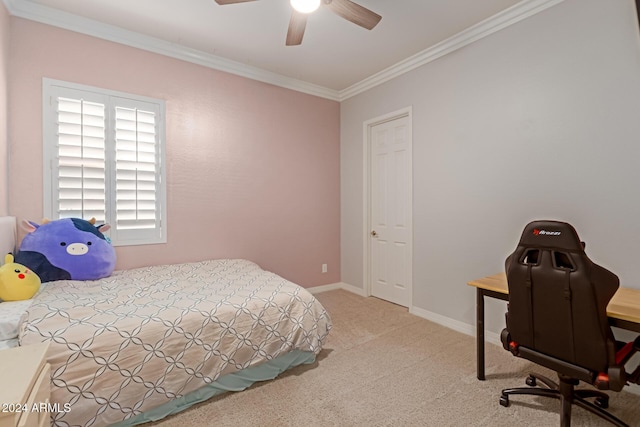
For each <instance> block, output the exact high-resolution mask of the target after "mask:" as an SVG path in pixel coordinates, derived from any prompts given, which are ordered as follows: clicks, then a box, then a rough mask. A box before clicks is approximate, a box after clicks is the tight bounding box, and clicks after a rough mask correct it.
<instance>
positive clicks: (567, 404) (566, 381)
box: [500, 373, 628, 427]
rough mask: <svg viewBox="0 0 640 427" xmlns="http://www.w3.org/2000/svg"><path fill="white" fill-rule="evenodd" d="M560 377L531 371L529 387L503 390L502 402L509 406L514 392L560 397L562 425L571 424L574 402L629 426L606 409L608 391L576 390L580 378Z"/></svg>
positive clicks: (567, 426) (621, 424)
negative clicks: (592, 399) (591, 399)
mask: <svg viewBox="0 0 640 427" xmlns="http://www.w3.org/2000/svg"><path fill="white" fill-rule="evenodd" d="M558 378H559V380H560V383H559V384H558V383H556V382H555V381H552V380H550V379H549V378H547V377H545V376H543V375H540V374H534V373H530V374H529V376H528V377H527V379H526V384H527V385H528V386H529V387H518V388H507V389H504V390H502V395H501V396H500V404H501V405H502V406H505V407H507V406H509V395H514V394H528V395H535V396H544V397H552V398H554V399H559V400H560V402H561V404H562V414H561V418H560V425H561V427H569V426H570V425H571V405H573V404H575V405H577V406H579V407H581V408H583V409H586V410H587V411H589V412H591V413H593V414H595V415H597V416H599V417H600V418H603V419H605V420H607V421H609V422H610V423H611V424H613V425H616V426H619V427H628V425H627V424H625V423H624V422H623V421H622V420H620V419H618V418H616V417H615V416H613V415H612V414H610V413H609V412H607V411H605V409H606V408H607V407H608V406H609V396H608V395H607V394H606V393H603V392H601V391H599V390H589V389H584V390H583V389H580V390H576V389H575V386H576V385H578V383H579V381H578V380H576V379H574V378H571V377H568V376H566V375H562V374H559V375H558ZM538 383H542V384H543V385H544V386H545V387H536V385H537V384H538ZM588 398H595V400H594V402H593V403H592V402H590V401H588V400H586V399H588Z"/></svg>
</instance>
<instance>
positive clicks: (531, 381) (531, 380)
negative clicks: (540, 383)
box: [525, 375, 537, 387]
mask: <svg viewBox="0 0 640 427" xmlns="http://www.w3.org/2000/svg"><path fill="white" fill-rule="evenodd" d="M525 383H527V385H528V386H529V387H535V386H536V384H537V383H536V377H534V376H533V375H529V376H528V377H527V379H526V380H525Z"/></svg>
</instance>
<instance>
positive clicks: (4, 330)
mask: <svg viewBox="0 0 640 427" xmlns="http://www.w3.org/2000/svg"><path fill="white" fill-rule="evenodd" d="M32 302H33V300H31V299H28V300H24V301H6V302H2V303H0V340H11V339H15V338H18V331H19V330H20V325H21V324H22V322H24V321H25V320H26V319H27V309H28V308H29V306H31V303H32Z"/></svg>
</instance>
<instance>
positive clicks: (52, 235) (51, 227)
mask: <svg viewBox="0 0 640 427" xmlns="http://www.w3.org/2000/svg"><path fill="white" fill-rule="evenodd" d="M95 222H96V220H95V219H94V218H92V219H91V220H90V221H86V220H84V219H78V218H64V219H58V220H55V221H48V220H45V221H44V222H43V224H42V225H39V224H36V223H35V222H32V221H24V225H25V228H26V229H27V231H28V232H29V233H28V234H27V235H26V236H25V237H24V239H23V240H22V243H21V245H20V251H19V252H18V254H17V255H16V257H15V262H17V263H20V264H23V265H25V266H27V267H29V268H30V269H31V270H33V271H34V272H35V273H36V274H37V275H38V276H39V277H40V279H41V281H42V282H43V283H44V282H51V281H53V280H64V279H72V280H94V279H99V278H101V277H107V276H109V275H111V273H112V272H113V269H114V268H115V265H116V251H115V249H114V248H113V246H111V243H110V242H109V241H108V240H107V239H106V238H105V236H104V234H102V231H107V230H108V229H109V228H110V226H109V225H108V224H103V225H100V226H97V227H96V226H95V225H94V224H95Z"/></svg>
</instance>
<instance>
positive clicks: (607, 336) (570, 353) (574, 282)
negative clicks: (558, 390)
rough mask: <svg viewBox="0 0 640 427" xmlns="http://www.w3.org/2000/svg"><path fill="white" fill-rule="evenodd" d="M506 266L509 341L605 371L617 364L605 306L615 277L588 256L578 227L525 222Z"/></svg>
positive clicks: (579, 364) (614, 289) (616, 284)
mask: <svg viewBox="0 0 640 427" xmlns="http://www.w3.org/2000/svg"><path fill="white" fill-rule="evenodd" d="M505 267H506V273H507V282H508V285H509V308H508V313H507V329H508V331H509V333H510V335H511V339H512V340H513V341H515V342H517V343H518V344H519V345H521V346H525V347H527V348H531V349H533V350H536V351H537V352H540V353H544V354H547V355H549V356H552V357H554V358H557V359H561V360H563V361H565V362H568V363H571V364H574V365H578V366H580V367H584V368H587V369H589V370H593V371H595V372H607V367H608V366H610V365H613V364H614V363H615V339H614V337H613V334H612V332H611V328H610V326H609V323H608V319H607V305H608V303H609V300H610V299H611V298H612V297H613V295H614V294H615V292H616V290H617V289H618V286H619V280H618V277H617V276H616V275H615V274H613V273H611V272H610V271H608V270H606V269H605V268H603V267H600V266H598V265H596V264H594V263H593V262H592V261H591V260H590V259H589V258H588V257H587V255H586V254H585V252H584V244H583V243H582V242H581V241H580V238H579V237H578V233H577V232H576V230H575V229H574V228H573V227H572V226H571V225H570V224H567V223H565V222H558V221H534V222H531V223H529V224H528V225H527V226H526V227H525V229H524V231H523V232H522V237H521V238H520V242H519V243H518V247H517V248H516V250H515V251H514V252H513V253H512V254H511V255H510V256H509V257H508V258H507V260H506V261H505Z"/></svg>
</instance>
